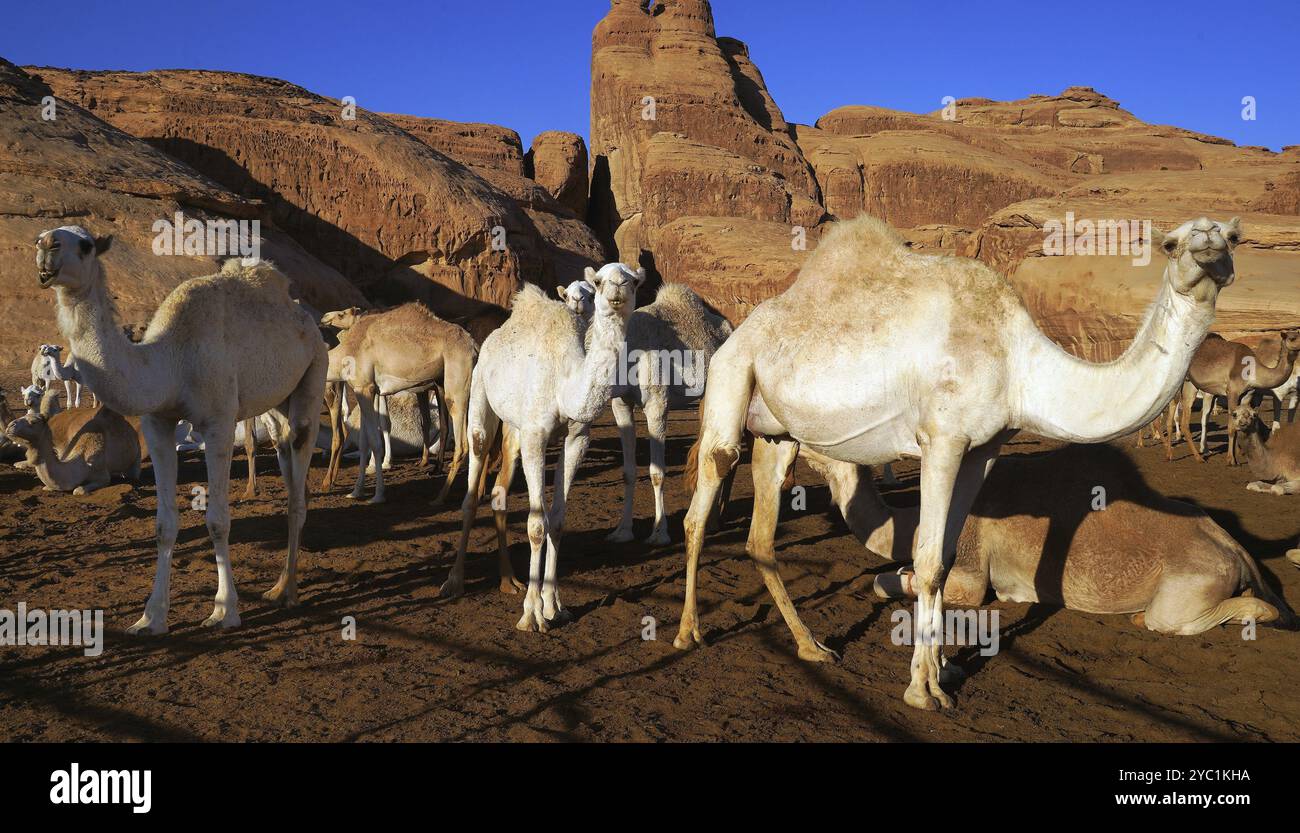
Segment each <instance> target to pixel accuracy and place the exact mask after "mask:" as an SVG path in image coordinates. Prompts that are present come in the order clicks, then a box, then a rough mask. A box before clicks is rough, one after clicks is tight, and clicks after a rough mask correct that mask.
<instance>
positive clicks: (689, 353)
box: [610, 343, 708, 396]
mask: <svg viewBox="0 0 1300 833" xmlns="http://www.w3.org/2000/svg"><path fill="white" fill-rule="evenodd" d="M618 350H619V355H618V363H617V364H615V365H614V367H613V368H612V375H613V378H612V379H610V382H611V384H613V385H614V386H615V387H635V386H636V385H639V384H642V383H645V384H648V385H652V386H660V385H664V386H672V387H681V388H684V389H685V392H686V394H687V395H689V396H699V395H700V394H702V393H703V392H704V382H705V380H706V379H707V377H708V368H707V366H706V363H705V356H704V351H703V350H635V349H634V350H628V349H627V344H626V343H623V344H620V345H619V348H618Z"/></svg>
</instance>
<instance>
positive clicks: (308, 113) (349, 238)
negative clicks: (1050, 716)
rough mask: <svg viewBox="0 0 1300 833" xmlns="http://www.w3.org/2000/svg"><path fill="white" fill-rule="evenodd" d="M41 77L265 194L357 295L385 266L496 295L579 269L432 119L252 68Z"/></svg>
mask: <svg viewBox="0 0 1300 833" xmlns="http://www.w3.org/2000/svg"><path fill="white" fill-rule="evenodd" d="M40 73H41V74H42V76H43V77H44V78H45V79H46V80H47V81H48V82H49V83H50V84H51V85H52V86H53V87H54V88H55V89H56V91H57V92H58V94H59V95H61V96H64V97H66V98H68V99H70V100H72V101H75V102H78V103H81V104H84V105H85V106H86V107H88V108H90V109H92V110H94V111H95V112H96V113H99V114H102V115H103V117H104V118H105V119H107V120H108V121H110V122H112V123H113V124H114V125H115V126H117V127H119V128H121V129H122V130H125V131H127V132H129V133H131V134H133V135H135V136H138V137H141V138H143V139H146V140H147V141H149V142H150V143H151V144H153V145H154V146H156V147H157V148H159V149H161V150H163V151H165V152H166V153H167V154H168V155H170V156H173V157H175V158H177V159H179V160H181V161H183V162H185V163H187V164H189V165H191V166H192V167H194V168H196V169H198V170H199V171H201V172H203V173H206V174H208V175H209V176H210V177H211V178H212V179H214V180H216V181H217V182H219V183H221V184H222V185H224V186H226V187H227V188H228V189H230V190H232V191H234V192H236V193H238V194H240V195H242V196H245V197H252V198H258V199H261V200H264V201H265V202H266V204H267V206H268V208H269V211H270V215H271V216H272V217H273V218H274V220H275V222H276V224H277V225H278V226H279V227H281V228H283V229H284V230H286V231H287V232H289V233H290V234H291V235H292V236H293V237H294V238H295V239H296V240H298V241H299V242H300V243H301V244H302V245H303V246H304V247H306V248H307V249H309V250H310V251H312V252H313V254H315V255H316V256H317V257H319V258H320V259H321V260H323V261H325V262H326V263H328V264H330V265H331V266H333V267H335V268H336V269H338V270H339V271H340V272H342V273H343V274H345V275H347V276H348V277H349V278H351V279H352V280H353V282H354V283H356V284H357V285H358V286H360V287H362V288H363V289H365V290H367V291H368V292H371V293H375V294H385V293H388V292H389V291H390V290H391V287H388V288H386V287H385V286H384V284H385V283H386V282H387V279H388V278H389V276H390V275H393V274H399V275H402V276H404V277H405V276H409V274H410V270H409V268H408V267H411V266H418V267H422V268H420V269H419V274H422V275H424V276H425V277H426V279H428V280H432V281H436V282H437V283H438V284H439V286H438V287H429V288H428V290H429V291H428V293H421V295H423V294H437V295H441V294H444V293H443V290H449V291H450V292H452V293H455V294H459V295H464V296H466V297H468V298H469V299H478V300H484V301H489V302H493V303H498V304H505V303H508V301H509V298H510V297H511V296H512V294H513V293H514V292H515V291H516V290H517V289H518V288H519V286H520V285H521V282H522V281H525V280H528V281H532V282H534V283H538V284H541V285H542V286H544V287H549V286H553V285H554V284H555V283H556V282H557V281H559V280H564V281H567V280H571V279H576V277H577V275H580V274H581V269H579V270H578V271H577V273H575V274H570V272H569V269H570V264H571V263H572V262H574V260H575V258H574V257H571V256H570V255H575V254H577V253H576V252H574V251H572V249H571V248H570V245H569V243H567V242H565V241H563V240H559V241H557V240H548V239H546V238H545V237H544V235H543V234H542V232H541V231H540V230H539V227H538V223H537V222H535V221H534V219H533V218H532V217H531V216H530V215H529V213H528V211H527V210H525V208H524V206H522V205H520V203H519V202H517V201H516V200H515V199H514V198H513V197H512V196H511V195H510V194H507V193H506V192H504V191H503V190H501V189H500V188H497V187H495V186H494V185H493V184H492V183H490V182H488V181H487V180H486V179H484V178H483V177H482V176H480V175H479V174H478V173H476V169H472V168H470V167H467V166H466V165H464V164H461V163H459V162H457V161H455V160H454V159H452V158H450V157H448V156H447V155H445V154H443V153H441V152H440V151H438V150H435V149H434V147H433V146H432V144H430V143H433V142H434V141H435V138H433V137H434V136H435V134H437V132H438V131H436V130H434V129H433V128H430V129H429V130H427V131H424V136H423V138H420V139H417V138H416V137H415V136H413V135H412V134H411V133H410V132H408V131H407V130H406V129H402V128H399V127H397V126H396V125H394V124H392V123H391V122H389V121H388V120H386V119H383V118H381V117H379V116H377V115H374V114H372V113H368V112H366V111H365V110H361V109H355V111H349V110H348V109H347V108H345V107H344V106H343V105H342V104H340V103H339V102H335V101H332V100H330V99H326V98H323V97H321V96H318V95H315V94H314V93H311V92H309V91H307V90H304V89H302V88H301V87H296V86H294V85H292V84H288V83H285V82H283V81H277V80H275V79H270V78H260V77H256V76H250V75H241V74H235V73H221V72H205V71H160V72H147V73H127V72H72V71H64V70H44V69H42V70H40ZM407 127H408V128H411V129H416V130H417V132H419V131H418V129H417V127H418V126H416V125H412V124H410V123H408V125H407ZM440 135H442V137H443V138H442V139H438V141H445V140H446V136H445V131H444V133H442V134H440ZM480 138H481V137H480ZM501 144H502V143H501V142H500V141H499V138H498V139H493V140H491V141H489V142H487V145H488V146H493V147H499V146H500V145H501ZM505 144H509V143H508V142H506V143H505ZM481 145H482V143H480V150H479V151H476V152H478V153H479V154H480V156H479V158H480V159H482V158H483V157H482V154H483V153H484V151H482V149H481ZM462 152H464V153H466V154H467V157H468V155H469V151H468V150H466V151H462ZM499 155H500V154H498V156H499ZM491 156H492V154H491V153H489V154H488V157H489V158H491ZM509 156H510V153H505V157H509ZM501 173H502V175H503V176H517V174H511V173H510V172H509V171H502V172H501ZM557 247H558V248H559V249H561V250H562V252H563V253H564V254H565V257H563V258H561V259H558V260H557V259H556V258H554V257H552V256H551V252H552V250H554V249H556V248H557ZM593 247H595V244H594V243H593ZM594 262H595V260H594V259H593V260H592V263H594ZM557 270H559V271H558V272H557Z"/></svg>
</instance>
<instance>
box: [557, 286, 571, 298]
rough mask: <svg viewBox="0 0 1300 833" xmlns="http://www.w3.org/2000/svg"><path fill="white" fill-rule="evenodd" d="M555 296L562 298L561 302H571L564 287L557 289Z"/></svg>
mask: <svg viewBox="0 0 1300 833" xmlns="http://www.w3.org/2000/svg"><path fill="white" fill-rule="evenodd" d="M555 294H556V295H559V296H560V300H561V301H567V300H569V295H568V293H567V292H566V291H565V289H564V287H562V286H557V287H555Z"/></svg>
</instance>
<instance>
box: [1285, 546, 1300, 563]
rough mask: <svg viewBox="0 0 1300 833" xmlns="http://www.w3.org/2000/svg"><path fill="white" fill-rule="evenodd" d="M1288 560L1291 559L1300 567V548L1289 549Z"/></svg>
mask: <svg viewBox="0 0 1300 833" xmlns="http://www.w3.org/2000/svg"><path fill="white" fill-rule="evenodd" d="M1286 560H1287V561H1290V562H1291V563H1292V564H1294V565H1295V566H1297V567H1300V549H1295V550H1287V553H1286Z"/></svg>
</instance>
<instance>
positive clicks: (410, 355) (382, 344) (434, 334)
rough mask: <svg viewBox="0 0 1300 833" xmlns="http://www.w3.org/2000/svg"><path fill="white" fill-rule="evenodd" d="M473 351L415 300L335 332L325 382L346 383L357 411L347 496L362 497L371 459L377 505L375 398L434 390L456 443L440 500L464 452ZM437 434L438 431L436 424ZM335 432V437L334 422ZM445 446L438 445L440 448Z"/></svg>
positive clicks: (380, 487) (459, 331)
mask: <svg viewBox="0 0 1300 833" xmlns="http://www.w3.org/2000/svg"><path fill="white" fill-rule="evenodd" d="M477 353H478V348H477V347H476V346H475V345H474V340H473V339H472V338H470V335H469V333H467V332H465V330H464V329H463V328H461V327H459V326H457V325H455V324H452V323H451V322H449V321H443V320H442V319H441V318H439V317H437V316H436V315H434V314H433V313H432V312H430V311H429V309H428V307H426V306H424V305H423V304H421V303H419V302H411V303H408V304H403V305H402V306H400V307H396V308H394V309H391V310H387V311H386V312H376V313H370V314H368V315H363V316H360V317H358V318H357V319H356V320H355V322H354V323H353V324H352V326H351V327H348V328H347V329H345V330H342V331H340V332H339V344H338V346H337V347H335V348H334V349H333V350H330V351H329V372H328V374H327V376H328V378H329V379H330V380H332V381H333V380H341V381H346V382H347V383H348V385H349V386H350V387H351V388H352V390H353V391H354V392H355V393H356V396H357V406H358V407H359V408H360V409H361V432H360V436H359V438H358V442H357V447H358V449H359V450H360V452H361V470H360V472H359V473H358V474H357V484H356V486H355V488H353V490H352V497H353V498H355V499H357V500H360V499H361V497H362V494H363V492H364V489H365V482H366V469H367V464H368V463H369V461H370V458H371V457H372V456H374V457H375V458H376V459H375V466H374V473H375V495H374V497H373V498H371V500H370V502H371V503H383V502H384V472H383V465H382V461H381V460H379V459H378V457H379V448H380V443H381V441H382V440H381V436H380V428H379V412H378V410H377V409H376V407H375V404H374V403H375V398H376V397H378V396H392V395H393V394H396V393H401V392H402V391H408V390H409V391H416V392H419V391H427V390H428V389H429V388H431V387H433V388H435V389H436V394H437V396H438V399H439V400H440V401H441V402H444V403H446V404H445V410H446V412H447V414H448V419H449V420H450V422H451V424H452V425H451V427H452V430H453V431H454V433H455V440H456V446H455V450H454V452H453V453H452V458H451V467H450V468H449V469H448V471H447V479H446V481H445V482H444V483H443V484H442V490H441V491H440V492H439V493H438V502H439V503H441V502H442V501H444V500H446V498H447V491H448V490H449V489H450V488H451V483H452V481H453V480H455V479H456V474H457V472H459V471H460V465H461V460H462V459H464V456H465V452H466V447H467V444H466V441H465V436H466V434H465V420H466V415H467V413H468V409H469V396H470V377H471V374H472V371H473V369H474V362H475V359H476V358H477ZM447 421H448V420H442V421H441V425H442V426H445V425H446V423H447ZM439 430H440V431H445V429H444V428H442V427H440V429H439ZM335 432H336V433H338V432H339V428H338V426H337V425H336V426H335ZM446 445H447V444H446V442H445V441H444V442H443V443H442V448H446Z"/></svg>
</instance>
